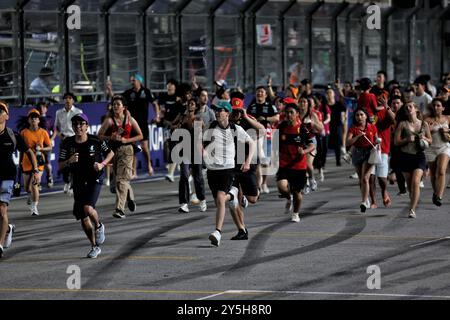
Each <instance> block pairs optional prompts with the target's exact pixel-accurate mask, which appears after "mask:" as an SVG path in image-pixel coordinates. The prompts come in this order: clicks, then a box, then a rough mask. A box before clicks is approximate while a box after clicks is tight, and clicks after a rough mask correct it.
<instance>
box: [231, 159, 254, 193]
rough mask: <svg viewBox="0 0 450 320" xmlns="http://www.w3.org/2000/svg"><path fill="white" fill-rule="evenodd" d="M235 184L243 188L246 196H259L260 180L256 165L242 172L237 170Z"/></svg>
mask: <svg viewBox="0 0 450 320" xmlns="http://www.w3.org/2000/svg"><path fill="white" fill-rule="evenodd" d="M233 186H234V187H236V188H238V189H239V186H241V188H242V193H243V194H244V195H245V196H251V197H256V196H258V181H257V179H256V166H254V165H251V166H250V170H248V171H247V172H242V171H241V170H236V172H235V176H234V182H233Z"/></svg>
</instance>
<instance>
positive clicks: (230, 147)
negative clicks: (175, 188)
mask: <svg viewBox="0 0 450 320" xmlns="http://www.w3.org/2000/svg"><path fill="white" fill-rule="evenodd" d="M235 127H236V130H232V129H231V127H230V125H228V127H227V128H226V129H222V128H220V127H219V126H217V127H215V128H213V129H208V130H206V131H205V132H204V133H203V141H205V142H208V141H211V142H210V143H209V144H208V145H207V146H206V148H205V151H206V155H205V157H204V161H205V165H206V168H208V169H209V170H226V169H234V167H235V159H234V158H235V155H236V148H235V145H234V137H235V136H236V137H237V140H238V141H239V142H242V143H246V142H249V141H251V140H252V138H250V136H249V135H248V134H247V132H245V130H244V129H243V128H242V127H241V126H238V125H235Z"/></svg>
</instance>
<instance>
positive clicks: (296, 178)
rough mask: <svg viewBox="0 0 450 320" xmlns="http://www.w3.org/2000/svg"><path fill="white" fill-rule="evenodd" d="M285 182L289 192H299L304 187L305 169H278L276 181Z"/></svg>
mask: <svg viewBox="0 0 450 320" xmlns="http://www.w3.org/2000/svg"><path fill="white" fill-rule="evenodd" d="M280 180H287V181H288V183H289V188H290V190H291V192H301V191H302V190H303V188H304V187H305V186H306V169H305V170H292V169H284V168H279V169H278V172H277V181H280Z"/></svg>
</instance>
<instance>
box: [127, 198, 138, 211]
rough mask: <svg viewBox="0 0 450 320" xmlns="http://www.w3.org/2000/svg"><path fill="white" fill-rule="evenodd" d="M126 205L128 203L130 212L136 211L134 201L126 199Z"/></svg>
mask: <svg viewBox="0 0 450 320" xmlns="http://www.w3.org/2000/svg"><path fill="white" fill-rule="evenodd" d="M127 205H128V209H129V210H130V212H135V211H136V201H134V200H131V199H130V200H128V201H127Z"/></svg>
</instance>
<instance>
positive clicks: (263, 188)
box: [261, 183, 270, 193]
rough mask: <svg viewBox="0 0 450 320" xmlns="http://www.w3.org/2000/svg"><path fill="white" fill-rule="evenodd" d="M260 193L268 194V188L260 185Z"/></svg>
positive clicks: (265, 185)
mask: <svg viewBox="0 0 450 320" xmlns="http://www.w3.org/2000/svg"><path fill="white" fill-rule="evenodd" d="M261 191H262V192H263V193H270V190H269V187H268V186H267V184H265V183H264V184H263V185H261Z"/></svg>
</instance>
